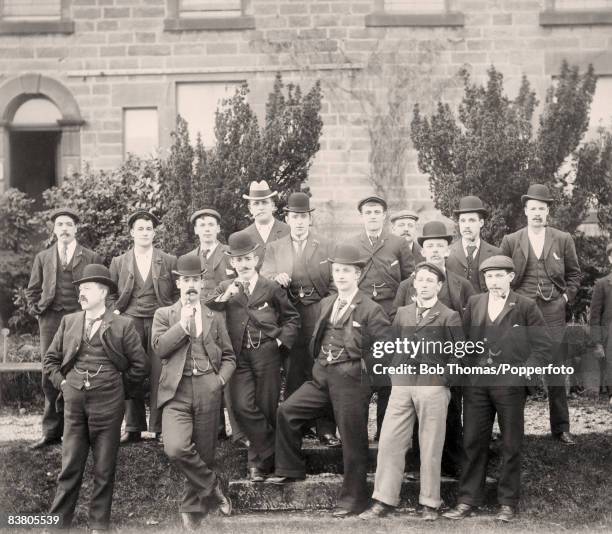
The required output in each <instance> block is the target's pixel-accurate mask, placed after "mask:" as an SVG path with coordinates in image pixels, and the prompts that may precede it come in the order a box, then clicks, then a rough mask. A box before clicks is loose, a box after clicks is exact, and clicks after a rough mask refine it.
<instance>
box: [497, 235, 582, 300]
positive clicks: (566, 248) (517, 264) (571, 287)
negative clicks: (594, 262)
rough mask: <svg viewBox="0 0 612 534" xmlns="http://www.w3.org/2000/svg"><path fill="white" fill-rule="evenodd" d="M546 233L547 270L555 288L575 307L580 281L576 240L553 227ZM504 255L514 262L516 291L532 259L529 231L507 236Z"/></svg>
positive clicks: (545, 259) (502, 244) (503, 250)
mask: <svg viewBox="0 0 612 534" xmlns="http://www.w3.org/2000/svg"><path fill="white" fill-rule="evenodd" d="M545 231H546V234H545V237H544V249H543V251H542V257H543V258H544V268H545V269H546V272H547V273H548V276H549V277H550V279H551V280H552V282H553V283H554V284H555V286H557V288H558V289H559V291H560V292H561V293H567V298H568V301H569V302H570V303H572V302H573V301H574V299H575V298H576V293H577V292H578V288H579V287H580V279H581V275H580V265H579V264H578V256H576V247H575V246H574V240H573V239H572V236H571V235H569V234H568V233H567V232H562V231H561V230H557V229H556V228H551V227H550V226H547V227H546V230H545ZM501 251H502V254H504V255H505V256H509V257H511V258H512V260H513V261H514V268H515V271H516V275H515V277H514V280H513V281H512V288H513V289H517V288H519V287H521V282H522V281H523V276H524V274H525V268H526V266H527V258H528V256H529V237H528V235H527V228H526V227H525V228H521V229H520V230H518V231H516V232H514V233H513V234H510V235H506V236H504V238H503V239H502V242H501Z"/></svg>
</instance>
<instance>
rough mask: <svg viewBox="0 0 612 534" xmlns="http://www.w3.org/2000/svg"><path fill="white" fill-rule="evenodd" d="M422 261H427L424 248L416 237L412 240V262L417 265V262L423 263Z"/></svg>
mask: <svg viewBox="0 0 612 534" xmlns="http://www.w3.org/2000/svg"><path fill="white" fill-rule="evenodd" d="M422 261H425V256H423V248H422V247H421V245H419V243H418V242H417V240H416V239H415V240H414V241H413V242H412V262H413V263H414V265H415V266H416V265H417V263H421V262H422Z"/></svg>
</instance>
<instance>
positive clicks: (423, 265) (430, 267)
mask: <svg viewBox="0 0 612 534" xmlns="http://www.w3.org/2000/svg"><path fill="white" fill-rule="evenodd" d="M421 269H425V270H426V271H429V272H430V273H433V274H435V275H436V276H437V277H438V281H439V282H444V280H446V275H445V274H444V271H443V270H442V269H440V267H438V266H437V265H436V264H435V263H431V262H430V261H422V262H420V263H417V265H416V267H415V268H414V274H415V276H416V273H418V272H419V271H420V270H421Z"/></svg>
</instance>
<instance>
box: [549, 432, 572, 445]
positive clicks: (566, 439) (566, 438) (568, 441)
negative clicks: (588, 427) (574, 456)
mask: <svg viewBox="0 0 612 534" xmlns="http://www.w3.org/2000/svg"><path fill="white" fill-rule="evenodd" d="M554 436H555V439H556V440H558V441H560V442H561V443H563V444H564V445H576V442H575V441H574V438H573V437H572V435H571V434H570V433H569V432H560V433H559V434H555V435H554Z"/></svg>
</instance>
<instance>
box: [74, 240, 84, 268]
mask: <svg viewBox="0 0 612 534" xmlns="http://www.w3.org/2000/svg"><path fill="white" fill-rule="evenodd" d="M82 257H83V247H82V246H81V245H80V244H79V243H77V244H76V248H75V249H74V257H73V258H72V270H73V271H75V270H76V268H77V267H78V265H79V263H81V259H82Z"/></svg>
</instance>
